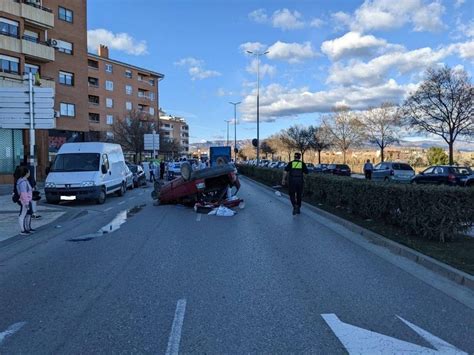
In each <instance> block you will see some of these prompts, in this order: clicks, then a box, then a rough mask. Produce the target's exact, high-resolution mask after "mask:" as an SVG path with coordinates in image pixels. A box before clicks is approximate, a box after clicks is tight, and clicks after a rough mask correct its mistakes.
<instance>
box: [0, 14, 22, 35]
mask: <svg viewBox="0 0 474 355" xmlns="http://www.w3.org/2000/svg"><path fill="white" fill-rule="evenodd" d="M18 31H19V30H18V22H16V21H12V20H9V19H6V18H3V17H0V33H1V34H2V35H5V36H10V37H16V38H18Z"/></svg>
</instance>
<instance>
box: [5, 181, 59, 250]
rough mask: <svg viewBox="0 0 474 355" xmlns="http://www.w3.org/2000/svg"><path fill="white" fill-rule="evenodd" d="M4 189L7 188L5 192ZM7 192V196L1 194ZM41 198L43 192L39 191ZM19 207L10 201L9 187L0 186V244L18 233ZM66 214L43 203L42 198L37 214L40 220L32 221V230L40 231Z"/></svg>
mask: <svg viewBox="0 0 474 355" xmlns="http://www.w3.org/2000/svg"><path fill="white" fill-rule="evenodd" d="M5 187H9V190H8V191H7V190H6V189H5ZM4 191H7V194H2V192H4ZM41 194H42V196H44V192H43V191H41ZM19 211H20V207H19V206H18V205H17V204H15V203H13V202H12V200H11V186H8V185H0V242H2V241H4V240H7V239H9V238H11V237H14V236H16V235H18V234H19V233H20V226H19V225H18V213H19ZM65 213H66V212H65V211H64V210H61V209H59V208H57V207H50V206H49V205H46V204H45V203H44V197H43V199H42V201H39V203H38V214H39V215H41V218H40V219H33V220H32V221H31V226H32V227H33V228H34V229H41V227H42V226H45V225H47V224H49V223H51V222H53V221H55V220H56V219H57V218H59V217H61V216H62V215H64V214H65Z"/></svg>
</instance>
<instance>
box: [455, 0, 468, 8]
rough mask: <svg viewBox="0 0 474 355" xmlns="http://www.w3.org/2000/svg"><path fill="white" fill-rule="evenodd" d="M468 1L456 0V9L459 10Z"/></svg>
mask: <svg viewBox="0 0 474 355" xmlns="http://www.w3.org/2000/svg"><path fill="white" fill-rule="evenodd" d="M465 1H466V0H456V2H455V3H454V7H455V8H456V9H457V8H459V7H461V5H462V4H464V2H465Z"/></svg>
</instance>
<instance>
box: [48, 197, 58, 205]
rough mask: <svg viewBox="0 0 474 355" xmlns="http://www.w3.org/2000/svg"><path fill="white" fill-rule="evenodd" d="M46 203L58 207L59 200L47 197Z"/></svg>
mask: <svg viewBox="0 0 474 355" xmlns="http://www.w3.org/2000/svg"><path fill="white" fill-rule="evenodd" d="M46 202H47V203H49V204H51V205H57V204H58V203H59V200H58V199H55V198H47V197H46Z"/></svg>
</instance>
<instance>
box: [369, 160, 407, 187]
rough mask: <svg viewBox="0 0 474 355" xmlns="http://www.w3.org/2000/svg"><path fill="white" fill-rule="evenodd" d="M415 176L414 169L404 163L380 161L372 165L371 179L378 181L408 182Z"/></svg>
mask: <svg viewBox="0 0 474 355" xmlns="http://www.w3.org/2000/svg"><path fill="white" fill-rule="evenodd" d="M413 176H415V170H413V168H412V167H411V166H410V165H408V164H405V163H399V162H390V161H386V162H382V163H379V164H377V165H375V167H374V171H373V172H372V180H378V181H395V182H406V183H409V182H410V181H411V179H412V178H413Z"/></svg>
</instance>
